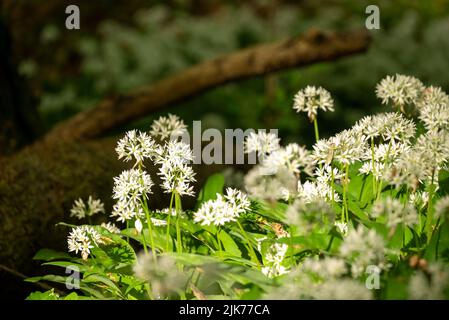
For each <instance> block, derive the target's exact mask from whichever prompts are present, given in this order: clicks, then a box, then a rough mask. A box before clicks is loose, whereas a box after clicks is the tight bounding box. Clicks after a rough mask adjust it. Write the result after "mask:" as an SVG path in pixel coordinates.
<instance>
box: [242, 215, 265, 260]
mask: <svg viewBox="0 0 449 320" xmlns="http://www.w3.org/2000/svg"><path fill="white" fill-rule="evenodd" d="M237 225H238V226H239V228H240V231H241V232H242V234H243V237H244V238H245V240H246V242H247V243H248V250H249V253H250V255H251V256H252V258H253V259H254V260H255V262H256V263H257V267H260V263H259V259H258V258H257V255H256V252H254V249H253V246H252V245H251V242H250V241H249V238H248V235H247V234H246V231H245V230H244V229H243V227H242V225H241V224H240V221H238V220H237Z"/></svg>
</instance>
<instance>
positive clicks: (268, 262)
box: [262, 243, 288, 278]
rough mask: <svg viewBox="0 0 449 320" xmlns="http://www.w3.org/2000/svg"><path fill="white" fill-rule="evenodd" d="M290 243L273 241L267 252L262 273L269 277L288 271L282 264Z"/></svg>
mask: <svg viewBox="0 0 449 320" xmlns="http://www.w3.org/2000/svg"><path fill="white" fill-rule="evenodd" d="M287 250H288V245H287V244H285V243H273V244H272V245H271V246H270V247H269V248H268V251H267V253H266V254H265V257H264V258H265V259H264V260H265V264H264V266H263V267H262V273H263V274H264V275H266V276H267V277H269V278H274V277H278V276H280V275H283V274H285V273H287V272H288V270H287V269H286V268H285V267H284V266H283V265H282V262H283V261H284V259H285V255H286V254H287Z"/></svg>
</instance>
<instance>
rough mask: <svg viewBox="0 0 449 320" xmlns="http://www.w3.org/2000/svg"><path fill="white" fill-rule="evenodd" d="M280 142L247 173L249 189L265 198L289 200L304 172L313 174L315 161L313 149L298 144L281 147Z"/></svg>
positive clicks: (246, 178) (246, 184)
mask: <svg viewBox="0 0 449 320" xmlns="http://www.w3.org/2000/svg"><path fill="white" fill-rule="evenodd" d="M249 138H250V137H248V140H249ZM248 140H247V144H248ZM278 143H279V142H278V141H277V142H276V144H277V147H276V148H274V149H272V151H271V152H267V153H265V157H262V159H261V163H260V164H259V165H256V166H255V167H254V168H252V169H251V170H250V171H249V172H248V174H247V175H246V176H245V178H244V182H245V188H246V191H248V193H249V194H250V195H251V196H254V197H256V198H262V199H275V200H277V199H289V198H290V197H292V196H294V195H295V194H296V192H297V185H298V178H299V176H300V174H301V173H302V172H303V173H305V174H307V175H312V173H313V169H314V162H313V159H312V157H311V153H310V151H308V150H307V149H306V148H305V147H303V146H300V145H298V144H296V143H291V144H288V145H287V146H286V147H279V145H278ZM262 149H263V148H259V150H262ZM265 150H269V149H268V148H265Z"/></svg>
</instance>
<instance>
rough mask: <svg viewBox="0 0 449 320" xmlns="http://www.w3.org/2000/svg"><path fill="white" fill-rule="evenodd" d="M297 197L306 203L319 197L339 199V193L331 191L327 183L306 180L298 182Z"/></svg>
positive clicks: (337, 200)
mask: <svg viewBox="0 0 449 320" xmlns="http://www.w3.org/2000/svg"><path fill="white" fill-rule="evenodd" d="M297 196H298V198H299V199H303V200H304V201H305V202H306V203H308V202H314V201H318V200H320V199H325V200H332V199H333V200H334V201H336V202H339V201H340V195H339V194H338V193H336V192H332V188H331V187H330V186H329V184H327V183H322V182H318V181H306V182H304V183H301V181H299V182H298V193H297Z"/></svg>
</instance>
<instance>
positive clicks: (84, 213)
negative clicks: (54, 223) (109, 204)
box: [70, 196, 104, 220]
mask: <svg viewBox="0 0 449 320" xmlns="http://www.w3.org/2000/svg"><path fill="white" fill-rule="evenodd" d="M97 213H104V204H103V203H102V202H101V200H99V199H93V198H92V196H89V199H87V204H85V203H84V201H83V200H82V199H81V198H80V199H78V200H75V203H74V205H73V207H72V209H70V216H71V217H76V218H78V219H80V220H81V219H83V218H85V217H91V216H93V215H95V214H97Z"/></svg>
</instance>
